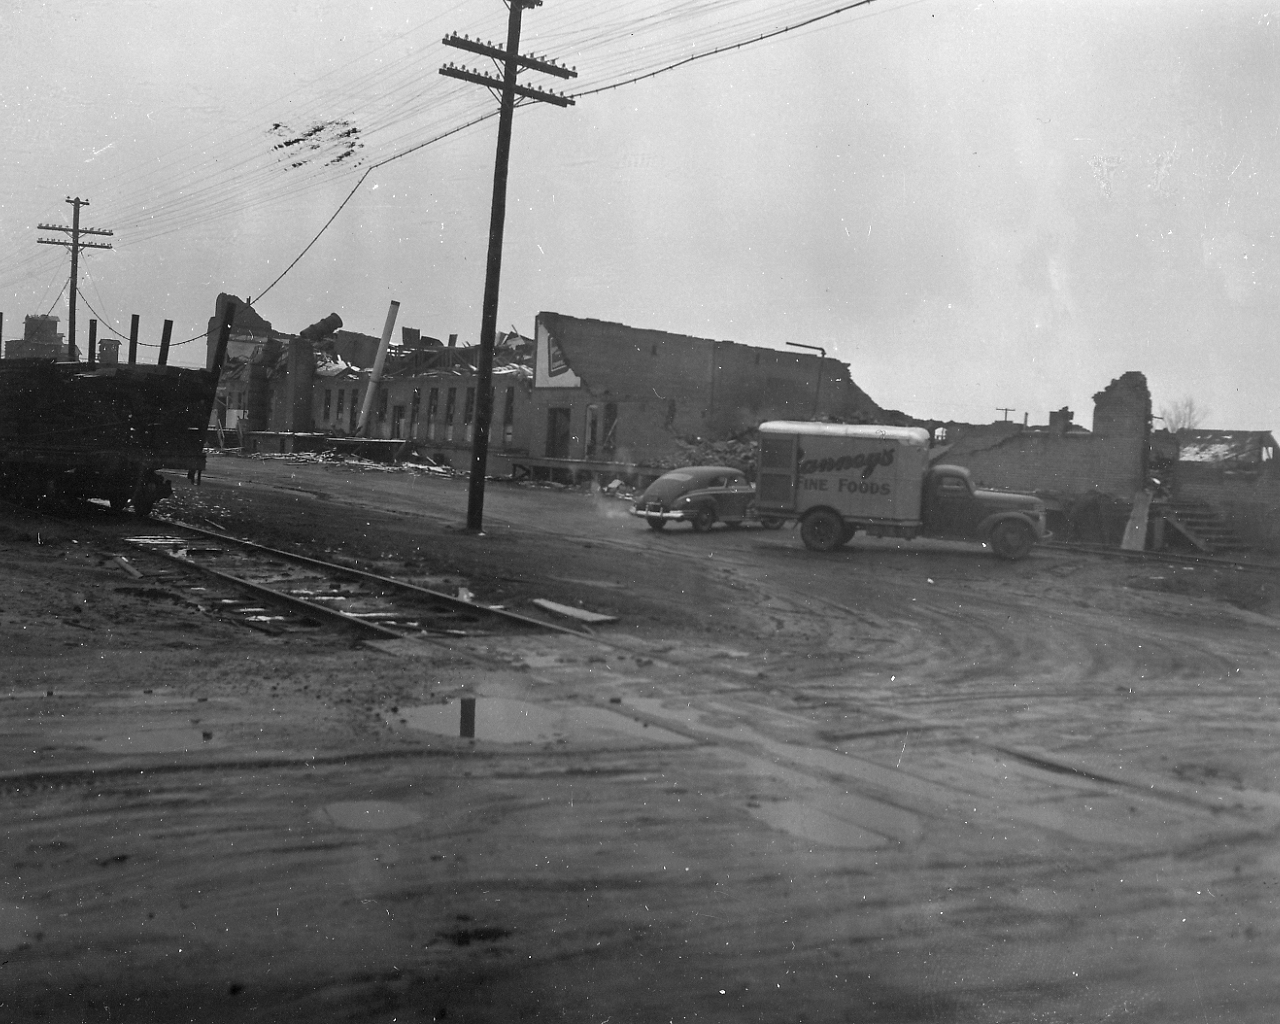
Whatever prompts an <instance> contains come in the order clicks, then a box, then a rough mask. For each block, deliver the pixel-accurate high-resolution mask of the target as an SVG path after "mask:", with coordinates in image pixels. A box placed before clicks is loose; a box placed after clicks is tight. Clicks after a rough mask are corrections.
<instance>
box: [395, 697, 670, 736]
mask: <svg viewBox="0 0 1280 1024" xmlns="http://www.w3.org/2000/svg"><path fill="white" fill-rule="evenodd" d="M400 719H403V723H402V724H404V725H407V726H408V727H409V728H410V729H419V730H421V731H423V732H429V733H433V734H435V735H437V736H458V737H461V738H464V739H474V740H479V741H485V742H490V743H569V742H582V741H584V740H587V741H589V740H611V739H617V738H618V736H619V735H621V736H627V737H630V738H632V739H638V740H644V741H645V742H647V743H662V744H684V743H688V742H690V741H689V740H687V739H685V738H684V737H683V736H678V735H676V734H675V733H672V732H668V731H667V730H666V729H660V728H658V727H656V726H649V725H646V724H645V723H643V722H637V721H635V720H634V719H632V718H628V717H626V715H625V713H619V712H614V711H609V710H607V709H605V708H596V707H574V706H567V707H566V706H559V707H557V706H549V705H543V704H530V703H528V702H526V701H522V700H508V699H506V698H502V697H463V698H460V699H459V700H456V701H450V702H449V703H448V704H425V705H419V706H418V707H408V708H403V707H402V708H401V709H400V711H399V713H398V714H391V715H388V716H387V720H388V721H396V720H400Z"/></svg>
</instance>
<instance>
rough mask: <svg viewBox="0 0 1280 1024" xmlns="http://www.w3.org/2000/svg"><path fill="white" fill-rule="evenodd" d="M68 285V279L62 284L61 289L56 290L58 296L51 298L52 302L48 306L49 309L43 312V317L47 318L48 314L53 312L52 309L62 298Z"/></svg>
mask: <svg viewBox="0 0 1280 1024" xmlns="http://www.w3.org/2000/svg"><path fill="white" fill-rule="evenodd" d="M70 283H71V279H70V278H68V279H67V280H66V281H65V282H63V285H62V287H61V288H60V289H58V294H57V295H55V296H54V297H53V302H52V303H51V304H50V305H49V309H48V310H47V311H46V312H45V314H44V315H45V316H48V315H49V314H50V313H52V312H53V307H54V306H56V305H57V304H58V300H59V299H61V298H62V296H63V293H64V292H66V290H67V285H69V284H70Z"/></svg>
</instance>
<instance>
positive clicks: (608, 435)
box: [601, 402, 618, 457]
mask: <svg viewBox="0 0 1280 1024" xmlns="http://www.w3.org/2000/svg"><path fill="white" fill-rule="evenodd" d="M601 447H602V448H603V449H604V454H605V455H606V456H610V457H612V455H613V453H614V452H615V451H617V450H618V403H617V402H606V403H605V407H604V438H603V439H602V441H601Z"/></svg>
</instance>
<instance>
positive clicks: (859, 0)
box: [258, 0, 876, 298]
mask: <svg viewBox="0 0 1280 1024" xmlns="http://www.w3.org/2000/svg"><path fill="white" fill-rule="evenodd" d="M720 2H722V3H723V2H729V3H732V2H735V0H720ZM874 2H876V0H853V2H850V3H845V4H841V5H840V6H838V7H836V8H833V9H830V10H825V11H823V12H821V13H818V14H815V15H813V16H810V17H807V18H803V19H800V20H797V21H795V22H792V23H789V24H787V25H784V26H782V27H781V28H777V29H774V30H772V31H768V32H762V33H759V34H758V35H756V36H754V37H752V38H749V39H741V40H739V41H737V42H734V43H730V44H725V45H720V46H715V47H712V48H710V49H706V50H702V51H699V52H698V53H695V54H692V55H690V56H688V57H685V58H682V59H680V60H677V61H673V62H670V63H668V64H666V65H665V66H663V67H660V68H657V69H655V70H651V71H647V72H644V73H642V74H637V75H633V76H632V77H630V78H627V79H624V80H621V81H617V82H612V83H610V84H608V85H602V86H597V87H595V88H591V89H583V90H579V91H577V92H574V93H571V94H569V96H568V98H569V99H579V98H582V97H586V96H593V95H596V94H598V93H602V92H607V91H610V90H613V89H619V88H622V87H623V86H626V85H634V84H636V83H637V82H642V81H646V80H648V79H652V78H655V77H657V76H658V75H663V74H667V73H669V72H672V71H676V70H678V69H679V68H682V67H685V66H687V65H689V64H692V63H695V62H696V61H700V60H706V59H709V58H711V57H715V56H718V55H720V54H723V53H728V52H731V51H735V50H742V49H745V48H747V47H749V46H755V45H758V44H760V43H764V42H768V41H769V40H771V39H776V38H778V37H779V36H782V35H785V34H787V33H789V32H796V31H799V30H802V29H804V28H807V27H810V26H812V25H815V24H818V23H820V22H823V21H827V20H829V19H831V18H835V17H837V16H839V15H841V14H847V13H848V12H850V11H852V10H855V9H857V8H860V7H866V6H869V5H870V4H872V3H874ZM704 10H705V8H704ZM578 17H579V19H580V18H581V12H579V13H578ZM455 38H456V37H455ZM447 41H448V40H446V42H447ZM455 77H457V76H455ZM496 113H497V112H496V111H489V112H488V113H485V114H482V115H480V116H478V117H476V118H474V119H472V120H470V121H468V122H467V123H466V124H463V125H459V126H457V127H456V128H452V129H449V130H448V131H444V132H441V133H440V134H439V135H436V136H435V137H433V138H431V139H427V140H426V141H423V142H419V143H415V144H414V145H412V146H409V147H408V148H406V149H403V150H401V151H399V152H397V153H393V154H392V155H391V156H389V157H386V158H384V159H382V160H380V161H378V162H377V163H374V164H371V165H370V166H369V167H368V168H367V169H366V170H365V171H364V173H363V174H361V175H360V177H359V179H358V180H357V181H356V183H355V185H354V186H353V187H352V188H351V191H350V192H348V193H347V195H346V197H345V198H344V199H343V200H342V202H341V203H339V205H338V207H337V209H335V210H334V212H333V214H332V215H331V216H330V217H329V219H328V220H327V221H325V223H324V225H323V226H322V227H321V228H320V230H319V231H318V232H317V233H316V234H315V236H314V237H313V238H312V239H311V241H309V242H308V243H307V244H306V246H305V247H304V248H303V249H302V251H301V252H299V253H298V255H297V256H296V257H294V259H293V260H292V262H290V264H289V265H288V266H287V267H285V269H284V270H283V271H282V272H281V273H280V274H279V276H277V277H276V279H275V280H274V281H272V282H271V283H270V284H269V285H267V287H266V288H264V289H263V290H262V291H261V292H259V293H258V298H261V297H262V296H264V295H266V294H267V292H269V291H271V289H272V288H274V287H275V286H276V285H277V284H279V283H280V282H281V281H282V280H283V279H284V278H285V276H286V275H287V274H288V273H289V272H290V271H291V270H293V268H294V267H296V266H297V265H298V263H299V262H300V261H301V260H302V258H303V257H304V256H306V254H307V253H308V252H309V251H310V250H311V248H312V247H313V246H314V245H315V244H316V242H318V241H319V240H320V238H321V236H322V235H324V233H325V232H326V231H328V229H329V228H330V227H331V226H332V224H333V222H334V221H335V220H337V218H338V215H339V214H340V213H341V212H342V211H343V209H344V208H345V207H346V206H347V204H348V203H349V202H350V201H351V199H352V198H353V197H354V196H355V194H356V193H357V192H358V191H359V190H360V187H361V186H362V185H363V184H364V182H365V180H366V179H367V178H368V177H369V175H370V174H371V173H372V172H373V171H375V170H377V169H378V168H381V167H385V166H387V165H388V164H390V163H393V162H395V161H397V160H401V159H403V158H404V157H407V156H409V155H411V154H413V153H416V152H419V151H420V150H422V149H424V148H426V147H427V146H430V145H434V144H436V143H438V142H441V141H443V140H444V139H446V138H448V137H450V136H451V135H455V134H457V133H458V132H460V131H463V130H465V129H466V128H470V127H473V126H475V125H477V124H479V123H480V122H482V121H485V120H488V119H489V118H491V117H493V116H495V114H496Z"/></svg>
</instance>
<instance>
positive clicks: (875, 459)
mask: <svg viewBox="0 0 1280 1024" xmlns="http://www.w3.org/2000/svg"><path fill="white" fill-rule="evenodd" d="M893 453H894V450H893V449H892V448H886V449H884V450H883V451H879V452H859V453H858V454H857V455H840V456H838V457H836V458H833V459H805V460H803V461H802V462H801V463H800V475H801V476H809V475H811V474H813V473H842V472H844V471H845V470H846V469H861V470H862V479H863V480H865V479H867V477H869V476H870V475H871V474H872V473H874V472H875V469H876V467H877V466H888V465H891V464H892V463H893Z"/></svg>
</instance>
